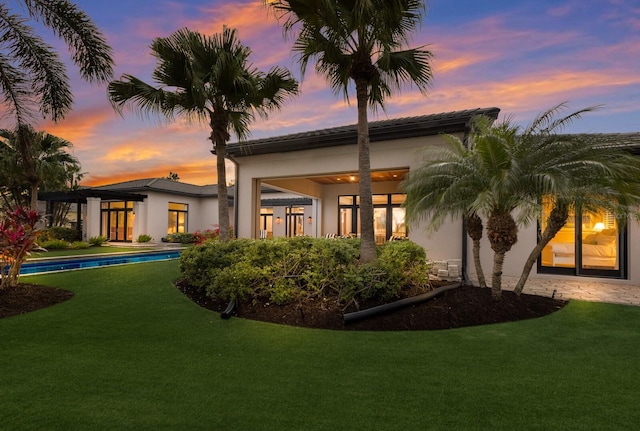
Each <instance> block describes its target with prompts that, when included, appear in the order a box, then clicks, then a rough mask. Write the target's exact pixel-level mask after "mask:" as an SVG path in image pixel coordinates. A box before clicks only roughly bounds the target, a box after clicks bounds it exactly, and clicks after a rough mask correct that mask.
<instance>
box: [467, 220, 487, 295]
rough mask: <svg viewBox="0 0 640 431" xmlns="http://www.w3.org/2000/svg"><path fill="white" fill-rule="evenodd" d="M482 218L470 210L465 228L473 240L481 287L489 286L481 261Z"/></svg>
mask: <svg viewBox="0 0 640 431" xmlns="http://www.w3.org/2000/svg"><path fill="white" fill-rule="evenodd" d="M483 228H484V227H483V226H482V219H481V218H480V217H479V216H478V214H476V213H475V212H468V213H467V216H466V219H465V229H466V231H467V234H468V235H469V237H470V238H471V240H472V241H473V264H474V265H475V267H476V274H477V275H478V284H479V285H480V287H483V288H484V287H487V281H486V280H485V278H484V270H483V269H482V262H481V261H480V240H481V239H482V230H483Z"/></svg>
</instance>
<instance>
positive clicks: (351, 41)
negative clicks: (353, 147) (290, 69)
mask: <svg viewBox="0 0 640 431" xmlns="http://www.w3.org/2000/svg"><path fill="white" fill-rule="evenodd" d="M265 3H266V4H267V5H268V7H270V8H271V9H272V10H273V11H274V13H275V15H276V17H277V18H278V19H284V24H283V25H284V31H285V34H291V33H293V34H294V35H295V41H294V45H293V51H294V52H296V53H297V54H298V55H299V61H300V66H301V69H302V73H303V74H304V72H305V70H306V68H307V65H308V64H309V62H312V61H315V63H316V71H317V72H318V73H319V74H320V75H322V76H324V77H325V78H326V79H327V80H328V82H329V85H330V86H331V88H332V89H333V90H334V91H335V92H336V93H340V92H341V93H343V94H344V97H345V99H346V100H347V102H348V101H349V90H350V88H351V87H350V86H351V85H353V84H355V90H356V100H357V109H358V169H359V194H360V230H361V240H362V242H361V251H360V259H361V261H362V262H365V263H366V262H371V261H373V260H374V259H375V258H376V243H375V237H374V230H373V195H372V185H371V163H370V145H369V144H370V142H369V128H368V109H369V108H372V110H374V112H375V110H376V109H377V108H378V107H380V108H382V109H384V108H385V105H384V103H385V100H386V99H387V98H388V97H390V96H391V94H392V92H393V90H396V89H397V90H399V89H400V88H401V86H402V84H404V83H411V84H415V85H416V86H417V87H418V88H419V89H420V91H421V92H423V93H425V92H426V89H427V87H428V85H429V84H430V82H431V78H432V73H431V67H430V64H429V60H430V59H431V57H432V54H431V52H430V51H427V50H425V49H422V48H417V49H401V48H403V46H404V45H406V44H407V43H408V41H409V36H410V34H411V32H412V31H413V30H414V29H415V28H416V27H417V26H418V25H419V24H420V22H421V20H422V16H423V12H424V10H425V8H424V5H423V2H422V1H415V0H319V1H318V0H302V1H289V0H268V1H267V0H265Z"/></svg>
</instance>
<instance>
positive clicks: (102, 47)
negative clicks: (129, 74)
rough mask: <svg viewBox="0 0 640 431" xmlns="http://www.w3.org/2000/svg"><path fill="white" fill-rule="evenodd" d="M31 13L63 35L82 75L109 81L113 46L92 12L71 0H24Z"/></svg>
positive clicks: (94, 79)
mask: <svg viewBox="0 0 640 431" xmlns="http://www.w3.org/2000/svg"><path fill="white" fill-rule="evenodd" d="M22 2H23V3H24V4H25V6H26V7H27V10H28V11H29V14H30V15H31V17H32V18H33V19H35V20H37V21H41V22H43V23H44V24H45V25H46V26H47V27H49V28H50V29H51V30H53V32H54V34H56V35H57V36H60V37H62V39H63V40H64V41H65V42H66V44H67V46H68V47H69V49H70V50H71V58H72V60H73V62H74V63H75V64H76V66H78V68H79V69H80V74H81V76H82V78H83V79H85V80H87V81H89V82H91V81H99V82H107V81H109V79H111V77H112V76H113V58H112V52H111V48H110V47H109V45H108V44H107V42H106V39H105V37H104V36H103V35H102V33H101V32H100V30H98V28H97V27H96V25H95V24H94V23H93V21H92V20H91V19H90V18H89V16H88V15H87V14H86V13H85V12H83V11H82V10H81V9H79V8H78V7H77V6H76V5H75V4H73V3H71V2H70V1H68V0H58V1H46V0H22Z"/></svg>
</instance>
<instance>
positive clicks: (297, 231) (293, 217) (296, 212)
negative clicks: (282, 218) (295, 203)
mask: <svg viewBox="0 0 640 431" xmlns="http://www.w3.org/2000/svg"><path fill="white" fill-rule="evenodd" d="M286 228H287V236H288V237H294V236H301V235H304V208H303V207H287V225H286Z"/></svg>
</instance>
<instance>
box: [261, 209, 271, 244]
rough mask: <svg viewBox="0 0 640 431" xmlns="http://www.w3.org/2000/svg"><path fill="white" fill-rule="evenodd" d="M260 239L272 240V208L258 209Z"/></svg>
mask: <svg viewBox="0 0 640 431" xmlns="http://www.w3.org/2000/svg"><path fill="white" fill-rule="evenodd" d="M263 235H264V236H263ZM260 238H273V207H269V208H260Z"/></svg>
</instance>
